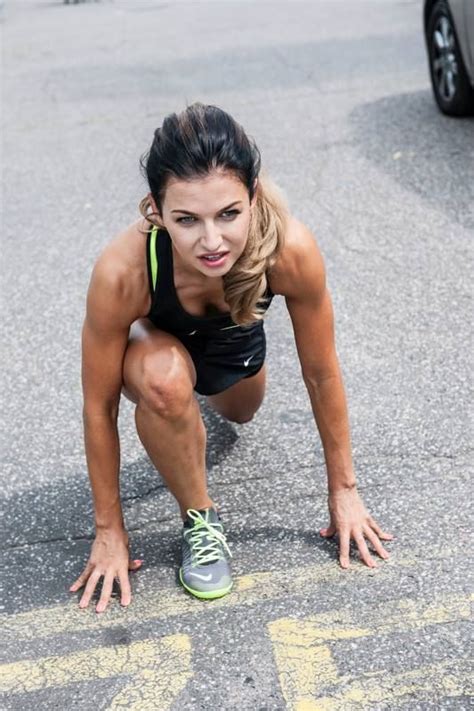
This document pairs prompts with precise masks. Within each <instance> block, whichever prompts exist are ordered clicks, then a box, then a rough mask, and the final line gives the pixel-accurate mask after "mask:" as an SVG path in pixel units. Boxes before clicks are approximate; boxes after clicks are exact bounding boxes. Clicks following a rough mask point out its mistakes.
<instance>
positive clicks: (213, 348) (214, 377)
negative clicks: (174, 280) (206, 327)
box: [174, 321, 266, 395]
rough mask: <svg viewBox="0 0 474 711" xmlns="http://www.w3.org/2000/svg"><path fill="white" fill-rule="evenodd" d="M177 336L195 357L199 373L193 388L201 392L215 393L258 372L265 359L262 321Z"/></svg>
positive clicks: (194, 361)
mask: <svg viewBox="0 0 474 711" xmlns="http://www.w3.org/2000/svg"><path fill="white" fill-rule="evenodd" d="M174 335H176V334H174ZM176 337H177V338H179V340H180V341H181V343H182V344H183V345H184V346H185V348H186V349H187V350H188V351H189V354H190V356H191V358H192V359H193V363H194V367H195V368H196V373H197V382H196V386H195V388H194V389H195V390H196V391H197V392H198V393H199V394H200V395H216V394H217V393H220V392H222V391H223V390H226V389H227V388H230V386H231V385H235V383H238V382H239V380H242V379H243V378H249V377H250V376H251V375H255V374H256V373H258V371H259V370H260V369H261V367H262V365H263V364H264V361H265V353H266V340H265V331H264V329H263V321H258V322H257V323H256V324H252V325H251V326H238V327H231V328H227V329H223V330H220V331H213V332H212V333H210V334H204V333H201V332H199V331H196V332H195V333H193V334H188V335H177V336H176Z"/></svg>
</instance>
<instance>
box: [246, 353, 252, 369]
mask: <svg viewBox="0 0 474 711" xmlns="http://www.w3.org/2000/svg"><path fill="white" fill-rule="evenodd" d="M252 358H253V355H251V356H250V358H247V360H244V365H245V367H246V368H247V366H248V364H249V363H250V361H251V360H252Z"/></svg>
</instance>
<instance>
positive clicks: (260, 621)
mask: <svg viewBox="0 0 474 711" xmlns="http://www.w3.org/2000/svg"><path fill="white" fill-rule="evenodd" d="M421 6H422V3H421V2H420V1H419V0H386V1H384V2H380V1H377V0H333V1H329V0H326V1H324V2H323V1H319V0H314V1H313V2H296V1H294V2H293V1H291V2H290V1H288V2H272V1H268V2H265V1H261V2H258V1H252V2H232V1H230V0H222V1H220V2H218V1H215V2H206V1H202V2H184V1H183V2H180V1H176V2H155V1H153V0H115V1H112V0H108V1H107V0H102V2H87V3H80V4H69V5H65V4H63V3H62V2H59V1H56V2H53V1H52V0H51V1H49V0H17V1H16V2H15V1H10V3H7V4H6V6H5V8H4V10H3V20H2V24H1V29H2V33H3V43H4V52H3V88H2V92H3V101H2V105H3V115H2V119H3V131H2V135H3V146H2V168H3V209H2V295H3V299H2V302H3V307H2V312H3V330H2V343H1V348H2V353H1V358H2V364H3V374H2V389H1V392H2V401H1V414H2V418H3V428H2V440H1V448H2V469H3V472H2V474H3V475H2V482H3V486H2V494H1V502H2V514H3V515H2V538H1V540H2V546H1V548H2V554H3V559H4V562H3V566H2V569H3V573H2V582H3V595H2V608H3V610H2V613H3V614H2V618H1V622H2V626H3V632H2V639H3V640H4V642H3V643H2V645H1V648H0V649H1V655H2V663H3V666H2V667H0V678H1V679H2V682H1V688H2V690H3V691H4V697H3V700H2V702H1V707H2V709H6V710H7V709H12V710H14V711H18V710H19V709H22V710H23V709H25V710H29V709H32V708H35V709H45V710H48V711H49V709H56V708H57V709H64V708H68V707H69V706H72V705H73V706H74V708H75V709H76V710H77V711H97V710H99V709H119V708H127V709H134V710H135V711H148V710H153V711H154V710H158V711H165V710H166V709H172V710H173V711H177V710H179V711H187V710H188V709H189V710H190V709H203V710H204V709H206V710H207V709H210V708H213V709H218V710H219V711H221V710H224V711H227V710H230V711H233V710H234V709H235V710H237V709H239V711H242V710H245V711H246V710H252V711H253V710H258V711H283V710H284V709H290V710H291V711H315V710H316V709H317V710H321V711H323V710H324V711H333V710H334V711H335V710H339V709H341V710H343V711H346V710H347V711H352V709H374V710H376V711H378V710H379V709H390V710H394V711H395V710H397V711H401V710H402V709H403V710H406V711H415V710H416V711H418V710H421V711H428V710H430V711H431V710H434V709H436V710H437V709H456V710H460V709H469V708H472V704H473V699H472V695H473V686H472V678H473V675H472V671H473V670H472V662H470V661H469V642H470V641H471V636H470V633H472V629H471V628H470V605H471V602H472V590H473V586H472V582H473V580H472V577H473V576H472V570H473V559H472V543H473V539H472V525H473V521H472V479H471V476H472V440H473V426H472V425H473V419H472V402H473V381H472V370H473V361H472V296H473V293H472V240H473V235H474V120H473V119H463V120H457V119H449V118H446V117H444V116H442V115H441V114H440V113H439V112H438V110H437V108H436V106H435V104H434V102H433V99H432V96H431V90H430V85H429V80H428V69H427V62H426V57H425V50H424V44H423V35H422V26H421ZM195 100H200V101H203V102H207V103H213V104H217V105H218V106H221V107H222V108H224V109H226V110H228V111H229V112H230V113H231V114H232V115H234V116H235V118H236V119H237V120H238V121H240V122H241V123H242V124H243V126H244V127H245V128H246V130H247V131H248V133H249V134H250V135H252V136H253V137H254V138H255V139H256V140H257V143H258V145H259V147H260V149H261V152H262V158H263V165H264V167H265V168H266V170H267V171H268V172H269V173H270V174H271V175H272V177H273V178H274V180H275V181H276V182H277V183H278V184H279V185H280V186H281V188H282V189H283V191H284V192H285V194H286V195H287V197H288V201H289V203H290V206H291V209H292V212H293V213H294V214H295V215H296V216H297V217H298V218H299V219H301V220H302V221H303V222H305V223H306V224H307V225H308V226H309V227H310V228H311V230H312V231H313V233H314V235H315V237H316V239H317V241H318V243H319V245H320V248H321V250H322V252H323V255H324V258H325V261H326V267H327V273H328V282H329V286H330V290H331V294H332V298H333V302H334V309H335V316H336V338H337V348H338V353H339V358H340V362H341V366H342V369H343V373H344V379H345V385H346V390H347V396H348V402H349V412H350V421H351V431H352V441H353V451H354V459H355V465H356V475H357V479H358V482H359V490H360V492H361V494H362V496H363V498H364V501H365V502H366V504H367V507H368V508H369V510H370V511H371V513H372V514H373V516H374V517H375V518H376V519H377V520H378V521H379V522H380V523H381V525H383V527H384V528H386V530H388V531H390V532H392V533H394V534H395V536H396V540H395V541H393V542H392V543H390V544H388V545H387V548H388V549H389V551H390V553H391V557H390V561H389V562H383V561H380V563H379V566H378V568H377V570H369V569H368V568H366V567H365V566H363V565H362V564H361V563H360V562H358V560H357V557H356V555H354V557H353V563H352V567H351V569H350V570H349V571H342V570H341V569H340V568H339V566H338V563H337V546H336V542H335V541H326V540H323V539H322V538H321V537H320V536H319V534H318V529H319V528H320V527H322V526H324V525H326V523H327V521H328V518H327V502H326V475H325V468H324V461H323V455H322V448H321V444H320V441H319V437H318V434H317V431H316V428H315V424H314V420H313V417H312V413H311V408H310V403H309V399H308V396H307V393H306V390H305V387H304V383H303V381H302V378H301V374H300V367H299V363H298V360H297V356H296V350H295V345H294V339H293V335H292V330H291V324H290V320H289V316H288V314H287V312H286V309H285V304H284V301H283V299H281V298H280V299H278V298H276V299H275V300H274V302H273V304H272V306H271V308H270V310H269V312H268V317H267V322H266V323H267V325H266V331H267V340H268V360H267V364H268V376H269V377H268V392H267V395H266V399H265V402H264V404H263V406H262V408H261V410H260V411H259V412H258V414H257V416H256V417H255V419H254V420H253V421H252V422H251V423H248V424H246V425H242V426H241V425H233V424H230V423H227V422H226V421H224V420H223V419H221V418H220V417H219V416H217V415H215V414H213V413H212V412H210V411H209V410H208V409H207V408H206V405H205V403H204V402H203V401H202V400H201V403H202V407H203V412H204V416H205V422H206V425H207V428H208V476H209V486H210V491H211V495H212V496H213V498H214V499H215V501H216V502H217V503H218V504H219V506H220V510H221V512H222V516H223V518H224V521H225V524H226V529H227V532H228V540H229V544H230V546H231V548H232V551H233V570H234V575H235V579H236V584H235V590H234V591H233V592H232V593H231V594H230V595H228V596H227V597H225V598H223V599H222V600H219V601H214V602H201V601H198V600H196V599H194V598H190V597H189V596H188V595H186V594H185V592H184V591H183V590H182V589H181V588H180V587H179V585H178V583H177V580H176V568H177V566H178V564H179V546H180V543H179V532H180V520H179V517H178V514H177V506H176V504H175V502H174V500H173V499H172V497H171V495H170V494H169V492H168V491H167V490H166V489H165V488H164V486H163V483H162V481H161V479H160V477H159V474H158V473H157V472H156V471H154V469H153V467H152V465H151V463H150V462H149V460H148V458H147V456H146V454H145V452H144V450H143V448H142V446H141V444H140V442H139V441H138V437H137V435H136V432H135V428H134V420H133V408H132V405H131V404H130V403H128V402H123V404H122V407H121V413H120V433H121V443H122V474H121V481H122V498H123V505H124V510H125V516H126V522H127V527H128V530H129V533H130V537H131V547H132V553H133V556H134V557H143V558H144V560H145V563H144V567H143V570H142V571H140V572H139V573H137V574H135V575H134V576H133V591H134V600H133V603H132V605H131V607H130V608H128V609H127V610H123V609H121V608H120V605H119V603H118V601H117V600H114V602H113V604H112V606H111V609H110V610H109V611H108V612H107V613H106V614H104V615H102V616H97V615H96V614H95V613H94V611H93V609H89V610H86V611H79V610H78V609H77V601H78V598H77V597H76V596H72V595H70V594H69V593H68V592H67V589H68V586H69V585H70V584H71V582H72V581H73V580H74V579H75V578H76V577H77V575H78V573H79V572H80V571H81V570H82V566H83V564H84V562H85V561H86V559H87V555H88V551H89V548H90V544H91V540H92V538H93V520H92V509H91V502H90V493H89V488H88V483H87V470H86V466H85V458H84V452H83V441H82V421H81V405H82V401H81V388H80V331H81V325H82V320H83V316H84V305H85V295H86V290H87V285H88V281H89V277H90V272H91V268H92V265H93V263H94V260H95V258H96V257H97V255H98V253H99V252H100V251H101V249H102V247H103V246H104V245H105V244H106V243H107V242H108V241H109V240H110V239H111V238H112V237H113V236H114V235H115V234H116V232H117V231H118V230H119V229H121V228H122V227H123V226H125V225H127V224H129V223H130V222H132V221H133V220H135V219H136V217H137V215H138V211H137V204H138V202H139V200H140V199H141V197H142V196H143V195H144V191H145V185H144V182H143V179H142V177H141V176H140V172H139V168H138V159H139V156H140V155H141V154H142V153H143V152H144V151H145V150H147V148H148V147H149V144H150V142H151V139H152V136H153V131H154V129H155V128H156V127H157V126H158V125H160V123H161V121H162V119H163V117H164V116H165V115H166V114H167V113H169V112H171V111H179V110H181V109H182V108H184V107H185V105H186V103H191V102H192V101H195Z"/></svg>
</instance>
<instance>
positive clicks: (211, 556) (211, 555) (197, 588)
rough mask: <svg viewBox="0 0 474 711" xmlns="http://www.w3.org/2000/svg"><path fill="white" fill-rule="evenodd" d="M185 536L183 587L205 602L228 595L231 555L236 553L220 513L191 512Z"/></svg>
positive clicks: (213, 511)
mask: <svg viewBox="0 0 474 711" xmlns="http://www.w3.org/2000/svg"><path fill="white" fill-rule="evenodd" d="M182 535H183V540H182V554H183V564H182V566H181V568H180V569H179V579H180V581H181V584H182V585H183V587H185V588H186V590H187V591H188V592H190V593H191V594H192V595H195V596H196V597H199V598H202V599H204V600H212V599H213V598H216V597H222V596H223V595H227V593H228V592H230V590H231V588H232V577H231V572H230V566H229V563H228V560H227V555H228V556H229V557H232V553H231V552H230V550H229V546H228V545H227V541H226V539H225V535H224V527H223V525H222V521H221V519H220V518H219V514H218V513H217V511H216V510H215V509H213V508H209V509H202V510H201V511H196V509H188V510H187V511H186V521H185V522H184V527H183V534H182ZM226 554H227V555H226Z"/></svg>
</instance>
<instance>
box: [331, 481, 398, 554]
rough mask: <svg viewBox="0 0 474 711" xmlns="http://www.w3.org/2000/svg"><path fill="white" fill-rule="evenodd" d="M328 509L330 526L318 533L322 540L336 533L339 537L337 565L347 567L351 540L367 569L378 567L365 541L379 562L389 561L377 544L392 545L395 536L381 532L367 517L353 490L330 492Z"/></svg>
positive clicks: (374, 522) (373, 521) (370, 518)
mask: <svg viewBox="0 0 474 711" xmlns="http://www.w3.org/2000/svg"><path fill="white" fill-rule="evenodd" d="M328 505H329V514H330V518H331V523H330V525H329V527H328V528H322V529H320V531H319V532H320V534H321V536H323V537H324V538H330V537H331V536H334V534H335V533H337V534H338V536H339V562H340V564H341V567H342V568H349V566H350V561H349V550H350V542H351V539H353V540H354V541H355V542H356V544H357V547H358V549H359V554H360V557H361V559H362V560H363V562H364V563H365V564H366V565H368V566H369V568H376V567H377V563H376V562H375V561H374V560H373V558H372V556H371V555H370V552H369V548H368V546H367V542H366V540H365V539H366V538H367V541H368V542H369V543H370V544H371V545H372V547H373V548H374V550H375V551H376V553H378V555H379V556H380V557H381V558H384V559H385V560H386V559H387V558H388V557H389V554H388V553H387V551H386V550H385V548H384V547H383V546H382V544H381V543H380V541H381V540H382V541H391V540H393V538H394V536H392V534H391V533H386V532H384V531H382V529H381V528H380V526H379V525H378V524H377V522H376V521H375V520H374V519H373V518H372V516H370V515H369V513H368V512H367V510H366V508H365V506H364V503H363V501H362V499H361V498H360V496H359V493H358V491H357V489H356V488H355V487H354V488H353V489H339V490H337V491H333V492H330V494H329V497H328Z"/></svg>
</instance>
